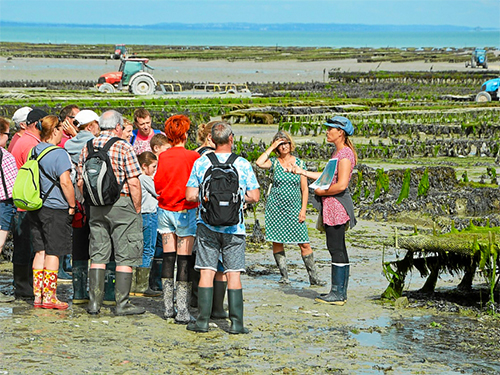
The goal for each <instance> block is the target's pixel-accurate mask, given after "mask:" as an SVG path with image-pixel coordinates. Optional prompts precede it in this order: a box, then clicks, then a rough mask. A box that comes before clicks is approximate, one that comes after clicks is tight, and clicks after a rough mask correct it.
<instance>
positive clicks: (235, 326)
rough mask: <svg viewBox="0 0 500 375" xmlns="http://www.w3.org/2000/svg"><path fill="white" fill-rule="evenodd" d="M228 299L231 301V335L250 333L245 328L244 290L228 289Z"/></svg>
mask: <svg viewBox="0 0 500 375" xmlns="http://www.w3.org/2000/svg"><path fill="white" fill-rule="evenodd" d="M227 299H228V301H229V320H231V328H230V329H229V333H232V334H240V333H248V329H246V328H245V327H244V326H243V289H228V290H227Z"/></svg>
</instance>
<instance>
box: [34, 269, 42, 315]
mask: <svg viewBox="0 0 500 375" xmlns="http://www.w3.org/2000/svg"><path fill="white" fill-rule="evenodd" d="M42 291H43V270H35V269H34V270H33V294H34V296H35V302H34V303H33V307H34V308H35V309H40V308H42V304H43V297H42Z"/></svg>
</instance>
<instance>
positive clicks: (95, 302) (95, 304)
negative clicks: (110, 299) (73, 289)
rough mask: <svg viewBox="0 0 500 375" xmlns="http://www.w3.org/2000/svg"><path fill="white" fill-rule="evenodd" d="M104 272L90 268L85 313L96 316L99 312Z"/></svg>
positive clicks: (102, 295) (102, 294) (102, 293)
mask: <svg viewBox="0 0 500 375" xmlns="http://www.w3.org/2000/svg"><path fill="white" fill-rule="evenodd" d="M105 272H106V270H103V269H98V268H91V269H90V270H89V305H88V307H87V312H88V313H89V314H90V315H97V314H99V312H100V311H101V305H102V299H103V298H104V273H105Z"/></svg>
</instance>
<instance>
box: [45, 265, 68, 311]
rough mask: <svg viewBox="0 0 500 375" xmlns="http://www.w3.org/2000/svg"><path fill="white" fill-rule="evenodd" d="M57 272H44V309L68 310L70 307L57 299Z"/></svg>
mask: <svg viewBox="0 0 500 375" xmlns="http://www.w3.org/2000/svg"><path fill="white" fill-rule="evenodd" d="M56 292H57V271H49V270H45V271H44V277H43V304H42V307H43V308H44V309H58V310H66V309H67V308H68V307H69V305H68V304H67V303H66V302H61V301H59V300H58V299H57V295H56Z"/></svg>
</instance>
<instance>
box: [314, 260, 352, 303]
mask: <svg viewBox="0 0 500 375" xmlns="http://www.w3.org/2000/svg"><path fill="white" fill-rule="evenodd" d="M349 268H350V266H349V264H345V265H342V266H339V265H335V264H332V288H331V290H330V293H328V294H327V295H324V296H320V297H316V298H315V301H317V302H322V303H327V304H330V305H338V306H342V305H345V303H346V302H347V285H348V283H349Z"/></svg>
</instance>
